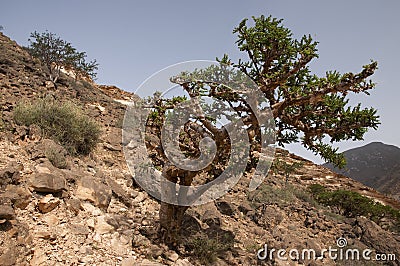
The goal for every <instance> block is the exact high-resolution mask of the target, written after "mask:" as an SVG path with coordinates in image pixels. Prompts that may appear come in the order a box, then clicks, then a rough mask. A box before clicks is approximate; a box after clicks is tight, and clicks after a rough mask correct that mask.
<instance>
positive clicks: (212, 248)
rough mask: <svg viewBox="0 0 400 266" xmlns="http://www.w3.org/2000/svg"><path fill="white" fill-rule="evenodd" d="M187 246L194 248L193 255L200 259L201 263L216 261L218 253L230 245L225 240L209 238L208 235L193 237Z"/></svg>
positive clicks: (206, 263)
mask: <svg viewBox="0 0 400 266" xmlns="http://www.w3.org/2000/svg"><path fill="white" fill-rule="evenodd" d="M187 246H188V247H189V248H190V249H191V250H192V252H193V255H194V256H195V257H196V258H197V259H198V260H199V262H200V263H201V265H210V264H212V263H214V262H215V261H216V260H217V258H218V255H221V254H222V253H223V252H225V251H227V250H228V249H229V246H228V245H227V244H224V241H218V239H213V238H208V237H207V236H200V237H197V238H194V239H191V240H189V243H188V244H187Z"/></svg>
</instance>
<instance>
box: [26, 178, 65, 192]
mask: <svg viewBox="0 0 400 266" xmlns="http://www.w3.org/2000/svg"><path fill="white" fill-rule="evenodd" d="M31 187H32V188H33V189H34V190H35V191H36V192H42V193H52V194H54V193H59V192H62V191H63V190H66V189H67V186H66V180H65V178H64V177H63V176H60V175H54V174H50V173H37V174H36V175H35V176H34V177H33V178H32V179H31Z"/></svg>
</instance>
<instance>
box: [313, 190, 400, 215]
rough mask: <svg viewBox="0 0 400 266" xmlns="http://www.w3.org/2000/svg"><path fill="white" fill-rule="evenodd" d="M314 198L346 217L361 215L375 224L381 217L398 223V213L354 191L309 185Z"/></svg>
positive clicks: (399, 213) (399, 212)
mask: <svg viewBox="0 0 400 266" xmlns="http://www.w3.org/2000/svg"><path fill="white" fill-rule="evenodd" d="M309 190H310V191H311V193H312V195H313V196H314V198H315V199H316V200H317V201H318V202H319V203H321V204H323V205H326V206H331V207H336V208H338V209H339V213H340V214H342V215H344V216H347V217H357V216H360V215H363V216H365V217H368V218H370V219H371V220H373V221H375V222H379V220H380V219H381V218H383V217H388V218H391V219H394V220H395V221H396V223H400V211H399V210H396V209H393V208H392V207H390V206H386V205H383V204H381V203H379V202H376V201H374V200H373V199H370V198H368V197H365V196H363V195H361V194H359V193H357V192H354V191H347V190H335V191H329V190H327V189H326V188H325V187H323V186H321V185H317V184H314V185H310V187H309Z"/></svg>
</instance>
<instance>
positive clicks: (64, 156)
mask: <svg viewBox="0 0 400 266" xmlns="http://www.w3.org/2000/svg"><path fill="white" fill-rule="evenodd" d="M44 73H45V70H44V69H42V67H41V66H40V64H39V62H37V61H36V60H33V59H32V58H31V57H30V56H29V54H27V53H26V51H24V49H22V48H21V47H19V46H18V45H17V44H16V43H15V42H13V41H11V40H10V39H9V38H8V37H6V36H4V35H2V34H1V33H0V87H1V98H0V104H1V105H0V106H1V109H0V111H1V116H0V118H1V120H0V265H104V266H106V265H107V266H108V265H124V266H129V265H180V266H185V265H187V266H188V265H287V263H288V265H365V261H360V262H358V261H350V262H349V261H345V260H340V259H336V260H334V259H333V258H330V257H329V256H327V254H326V253H325V254H322V253H321V250H322V249H324V248H325V249H327V248H328V247H329V246H331V247H337V246H336V240H337V239H338V238H340V237H343V238H346V240H347V246H346V247H343V248H348V247H350V248H357V249H359V250H361V251H362V250H364V249H367V248H369V249H371V250H373V252H374V253H373V254H375V253H390V254H395V255H396V256H397V260H394V261H390V262H387V263H386V264H389V265H399V263H400V261H399V259H400V236H399V233H398V232H399V231H400V228H399V226H398V224H397V223H396V221H395V220H393V219H391V218H390V217H387V216H379V217H375V218H374V219H372V218H371V217H372V216H371V217H364V216H358V215H354V213H351V212H350V213H348V212H343V210H342V209H341V208H340V207H338V206H336V205H335V206H325V205H324V204H322V203H319V202H317V198H316V197H314V196H313V195H312V193H311V192H310V190H309V187H310V185H313V184H314V185H315V184H320V185H322V186H324V187H325V188H326V189H327V190H329V191H330V190H332V191H335V190H337V189H342V190H347V191H354V192H357V193H360V194H362V195H365V196H366V197H367V198H370V199H373V200H374V201H375V202H380V203H382V204H384V205H385V206H390V208H391V210H394V209H399V208H400V203H399V202H397V201H395V200H393V199H392V198H388V197H386V196H384V195H383V194H380V193H378V192H377V191H375V190H373V189H371V188H369V187H366V186H364V185H362V184H361V183H359V182H357V181H354V180H352V179H350V178H347V177H345V176H342V175H339V174H336V173H334V172H332V171H330V170H329V169H327V168H325V167H322V166H317V165H315V164H313V163H311V162H309V161H306V160H304V159H302V158H300V157H298V156H295V155H293V154H289V153H287V152H286V151H284V150H280V149H279V150H277V155H276V156H277V157H278V158H279V159H280V160H281V161H284V162H286V163H288V164H292V163H295V162H297V163H300V164H301V166H300V167H299V168H298V169H297V170H295V171H293V172H291V173H283V172H280V171H278V170H276V171H271V172H270V173H269V175H268V176H267V178H266V179H265V181H264V183H263V184H262V185H261V186H260V188H258V189H257V190H256V191H255V192H252V193H249V192H248V191H247V183H248V180H246V178H243V180H241V181H240V182H239V184H237V186H236V187H235V188H234V189H233V190H232V191H230V192H229V193H228V194H227V195H225V196H224V197H223V198H221V199H219V200H217V201H215V202H212V203H209V204H207V205H203V206H199V207H196V208H190V209H189V210H188V211H187V216H186V219H185V223H184V228H183V229H184V230H183V232H182V245H181V246H180V247H178V248H176V249H174V250H172V249H170V248H168V247H167V246H165V245H163V244H162V243H160V242H159V241H158V234H157V233H158V231H157V228H158V211H159V202H157V200H155V199H153V198H151V197H149V196H148V195H147V193H145V192H144V191H142V190H141V189H140V187H138V186H137V185H136V183H135V182H134V179H133V178H132V175H131V173H130V172H129V170H128V169H127V166H126V163H125V160H124V156H123V153H122V147H121V124H122V118H123V114H124V110H125V105H124V103H125V102H126V101H130V100H135V99H136V96H134V95H132V94H129V93H127V92H123V91H121V90H120V89H118V88H116V87H114V86H98V85H96V84H93V83H90V82H80V81H78V82H75V81H74V80H72V79H70V78H69V77H68V76H62V77H61V79H60V80H59V83H60V84H59V86H58V87H57V89H55V88H54V87H53V86H52V84H51V83H49V82H48V81H47V80H46V78H45V74H44ZM46 95H51V97H53V98H54V99H55V100H57V101H59V102H60V103H61V102H64V101H67V100H68V101H74V102H75V103H76V104H77V105H79V106H80V107H81V108H82V109H83V110H84V112H85V113H86V114H87V115H89V116H90V117H92V118H93V119H95V120H96V121H97V122H98V123H99V124H100V126H101V132H102V134H101V137H100V142H99V143H98V145H97V147H96V149H95V150H94V151H92V152H91V153H90V154H89V155H88V156H82V155H81V156H71V155H69V154H68V153H67V152H66V151H65V149H64V147H62V146H61V145H60V144H59V143H57V142H55V141H54V140H51V139H48V138H46V136H45V135H43V134H42V131H41V130H40V129H38V128H37V127H35V126H30V127H26V126H21V125H17V124H16V123H15V122H14V119H13V112H14V111H15V108H16V106H17V105H18V104H24V103H25V102H27V101H33V100H35V99H37V98H43V97H44V96H46ZM50 151H51V152H50ZM54 154H55V155H56V157H54V156H53V155H54ZM54 158H57V160H54ZM60 161H62V162H65V163H63V164H60V163H59V162H60ZM286 177H288V180H287V182H286V180H285V178H286ZM388 208H389V207H388ZM393 208H394V209H393ZM385 210H386V209H385ZM354 211H355V210H354ZM366 216H368V214H367V215H366ZM265 244H266V245H268V248H269V249H285V250H288V251H289V250H290V249H298V250H299V251H300V252H301V250H302V249H314V250H315V251H316V253H317V255H318V256H321V258H320V259H318V260H312V259H308V258H305V259H303V258H293V259H289V261H282V260H280V259H279V258H277V256H276V254H275V255H273V256H271V258H269V259H266V260H258V259H257V255H256V254H257V251H258V250H259V249H260V248H263V247H264V245H265ZM369 263H370V265H375V263H376V262H369Z"/></svg>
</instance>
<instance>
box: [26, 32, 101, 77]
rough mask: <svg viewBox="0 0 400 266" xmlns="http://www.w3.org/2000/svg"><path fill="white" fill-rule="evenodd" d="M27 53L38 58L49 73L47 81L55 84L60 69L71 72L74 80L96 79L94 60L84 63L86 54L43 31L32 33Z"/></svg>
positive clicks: (54, 35)
mask: <svg viewBox="0 0 400 266" xmlns="http://www.w3.org/2000/svg"><path fill="white" fill-rule="evenodd" d="M30 37H31V38H30V39H29V47H28V51H29V52H30V54H31V55H32V56H34V57H37V58H39V60H40V61H41V62H42V64H43V65H44V66H45V67H46V68H47V70H48V71H49V79H50V80H51V81H52V82H53V83H54V84H56V82H57V80H58V78H59V77H60V74H61V68H65V69H66V70H72V71H73V72H74V74H75V79H78V78H80V77H82V76H88V77H91V78H95V77H96V74H97V73H96V70H97V69H98V64H97V62H96V60H92V61H89V62H87V61H86V57H87V55H86V52H79V51H77V49H76V48H74V47H73V46H72V45H71V43H69V42H67V41H64V40H62V39H61V38H60V37H58V36H57V35H56V34H54V33H51V32H48V31H45V32H42V33H38V32H36V31H35V32H32V33H31V35H30Z"/></svg>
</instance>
